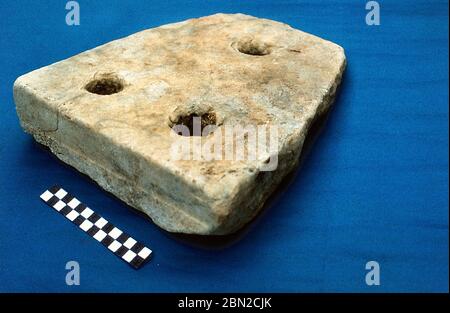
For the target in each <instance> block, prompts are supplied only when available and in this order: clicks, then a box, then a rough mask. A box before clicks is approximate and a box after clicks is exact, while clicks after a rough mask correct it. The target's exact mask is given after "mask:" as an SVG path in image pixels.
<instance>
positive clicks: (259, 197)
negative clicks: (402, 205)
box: [14, 14, 346, 235]
mask: <svg viewBox="0 0 450 313" xmlns="http://www.w3.org/2000/svg"><path fill="white" fill-rule="evenodd" d="M49 40H51V39H50V38H49ZM345 64H346V60H345V55H344V51H343V49H342V48H341V47H340V46H338V45H336V44H334V43H332V42H329V41H327V40H324V39H321V38H318V37H316V36H313V35H310V34H307V33H304V32H302V31H299V30H296V29H293V28H291V27H290V26H288V25H286V24H282V23H279V22H275V21H271V20H267V19H259V18H255V17H252V16H248V15H242V14H216V15H212V16H207V17H202V18H197V19H190V20H187V21H183V22H180V23H175V24H169V25H165V26H161V27H157V28H153V29H148V30H144V31H141V32H138V33H136V34H133V35H131V36H128V37H126V38H122V39H119V40H115V41H112V42H110V43H107V44H105V45H102V46H100V47H97V48H95V49H92V50H89V51H86V52H83V53H81V54H78V55H76V56H73V57H71V58H68V59H66V60H63V61H61V62H57V63H54V64H52V65H49V66H46V67H43V68H40V69H37V70H35V71H33V72H30V73H28V74H25V75H23V76H21V77H19V78H18V79H17V80H16V82H15V84H14V99H15V102H16V107H17V113H18V116H19V118H20V123H21V125H22V127H23V129H24V130H25V131H26V132H28V133H30V134H32V135H33V136H34V138H35V139H36V140H37V141H38V142H40V143H41V144H43V145H45V146H48V147H49V148H50V150H51V151H52V152H53V153H54V154H55V155H56V156H57V157H58V158H59V159H61V160H62V161H64V162H65V163H67V164H69V165H71V166H73V167H74V168H76V169H77V170H78V171H80V172H82V173H84V174H86V175H88V176H89V177H91V178H92V179H93V180H94V181H95V182H97V183H98V184H99V185H100V186H101V187H102V188H104V189H105V190H106V191H108V192H111V193H112V194H114V195H115V196H117V197H118V198H120V199H121V200H123V201H124V202H126V203H127V204H129V205H130V206H132V207H134V208H136V209H137V210H140V211H142V212H145V213H146V214H147V215H149V216H150V217H151V219H152V220H153V221H154V222H155V223H156V224H157V225H159V226H160V227H162V228H163V229H165V230H168V231H170V232H181V233H190V234H204V235H209V234H216V235H223V234H229V233H232V232H235V231H236V230H238V229H239V228H241V227H242V226H243V225H245V224H246V223H248V222H249V221H250V220H251V219H252V218H253V217H255V215H256V214H257V213H258V211H259V210H260V209H261V207H262V206H263V204H264V202H265V201H266V200H267V198H268V196H269V195H270V194H271V193H272V192H273V191H274V190H275V188H276V187H277V186H278V185H279V183H280V182H281V180H282V179H283V178H284V177H285V176H286V175H287V174H288V173H289V172H291V171H292V170H294V169H295V168H296V166H297V165H298V163H299V156H300V154H301V152H302V147H303V143H304V140H305V137H306V136H307V134H308V131H309V129H310V126H311V124H312V123H313V121H314V120H315V119H316V118H318V117H319V116H320V115H322V114H323V113H325V112H327V110H328V109H329V108H330V106H331V105H332V102H333V100H334V97H335V94H336V89H337V87H338V85H339V84H340V81H341V77H342V74H343V71H344V68H345ZM193 114H194V115H198V116H202V115H203V117H205V116H207V117H209V118H210V120H206V121H205V123H212V124H216V125H218V128H217V129H216V131H218V130H220V129H224V128H225V127H227V125H228V126H229V125H242V126H246V125H272V126H276V127H277V129H278V134H277V140H278V148H277V151H276V156H277V158H278V163H277V167H276V169H275V170H273V171H264V170H262V169H263V167H264V164H266V163H265V162H267V158H266V159H261V158H258V159H256V160H211V161H207V160H175V159H174V158H173V156H172V155H171V147H173V144H174V141H175V140H184V141H187V142H191V141H195V140H199V139H205V137H208V136H213V135H214V134H210V135H208V136H205V137H198V136H190V137H183V136H178V135H175V134H174V132H173V131H172V129H171V126H173V125H174V124H176V123H177V122H183V119H186V118H188V119H189V116H192V115H193ZM180 137H181V138H180ZM236 140H237V139H236ZM272 154H273V151H272ZM272 154H270V155H269V157H274V155H272ZM49 175H50V173H49ZM60 183H63V182H60Z"/></svg>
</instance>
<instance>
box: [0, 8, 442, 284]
mask: <svg viewBox="0 0 450 313" xmlns="http://www.w3.org/2000/svg"><path fill="white" fill-rule="evenodd" d="M379 2H380V4H381V25H380V26H372V27H369V26H367V25H366V24H365V15H366V12H367V11H366V10H365V1H350V0H344V1H312V0H308V1H294V0H291V1H183V2H182V1H179V2H178V1H137V0H134V1H119V0H110V1H87V0H80V1H79V3H80V5H81V25H80V26H78V27H69V26H67V25H66V24H65V14H66V12H67V11H66V10H65V8H64V6H65V3H66V1H31V0H30V1H23V0H22V1H1V2H0V64H1V73H0V86H1V88H0V99H1V105H0V131H1V136H0V291H6V292H10V291H31V292H38V291H45V292H49V291H61V292H81V291H138V292H140V291H146V292H152V291H159V292H173V291H216V292H218V291H362V292H372V291H375V292H377V291H448V277H449V276H448V275H449V272H448V248H449V247H448V208H449V197H448V187H449V186H448V185H449V184H448V183H449V176H448V173H449V172H448V160H449V155H448V140H449V137H448V134H449V132H448V108H449V107H448V96H449V94H448V80H449V77H448V2H447V1H428V0H421V1H410V0H408V1H406V0H396V1H394V0H391V1H379ZM217 12H226V13H235V12H241V13H247V14H251V15H254V16H258V17H265V18H270V19H274V20H278V21H282V22H285V23H287V24H290V25H291V26H293V27H295V28H299V29H302V30H304V31H306V32H310V33H313V34H315V35H318V36H321V37H323V38H326V39H329V40H331V41H334V42H336V43H338V44H339V45H341V46H343V47H344V48H345V50H346V54H347V58H348V64H349V65H348V68H347V72H346V75H345V81H344V84H343V87H342V91H341V94H340V97H339V99H338V101H337V102H336V106H335V109H334V110H333V111H332V114H331V115H330V118H329V120H328V122H327V124H326V125H325V128H324V129H323V131H322V133H321V136H320V137H319V138H318V140H317V141H316V142H315V144H314V146H313V147H312V149H311V151H310V153H309V155H308V156H307V158H306V160H305V162H304V164H303V166H302V168H301V170H300V172H299V174H298V175H297V177H296V178H295V180H294V181H293V183H292V184H291V185H290V186H289V187H288V188H287V189H286V191H285V192H284V193H283V194H282V196H281V197H278V198H276V199H275V201H274V202H273V203H272V205H271V207H270V209H269V210H268V211H266V212H265V214H263V215H262V216H261V217H260V218H259V219H258V220H257V222H256V223H255V224H254V225H252V227H250V228H249V230H248V231H247V232H246V233H245V235H244V236H242V238H241V239H240V240H238V241H237V242H235V243H234V244H232V245H229V246H227V247H225V248H222V249H218V248H217V249H211V248H205V247H198V246H195V245H192V244H190V243H187V242H186V241H180V240H178V239H175V238H173V237H172V236H171V235H169V234H167V233H165V232H163V231H161V230H160V229H158V228H157V227H156V226H155V225H154V224H152V223H149V222H148V221H147V220H145V219H143V218H142V217H140V216H139V215H137V214H134V213H132V211H130V210H128V209H127V207H126V206H125V205H124V204H123V203H121V202H120V201H118V200H116V199H114V198H113V197H112V196H111V195H109V194H107V193H106V192H104V191H102V190H101V189H100V188H99V187H97V186H96V185H95V184H94V183H92V182H90V181H89V180H88V179H86V178H85V177H83V176H82V175H80V174H79V173H77V172H76V171H75V170H73V169H72V168H69V167H67V166H64V165H63V164H62V163H61V162H58V161H57V160H56V159H55V158H54V157H53V156H52V155H51V154H50V153H49V152H46V151H44V150H42V149H41V148H40V147H39V146H37V145H36V144H35V143H34V141H33V140H32V138H31V137H30V136H29V135H27V134H25V133H24V132H23V131H22V130H21V128H20V126H19V123H18V119H17V116H16V112H15V107H14V102H13V99H12V84H13V82H14V80H15V78H16V77H18V76H19V75H21V74H24V73H26V72H28V71H31V70H33V69H36V68H39V67H41V66H45V65H48V64H50V63H53V62H55V61H59V60H62V59H65V58H67V57H69V56H72V55H74V54H76V53H79V52H82V51H84V50H86V49H90V48H93V47H95V46H97V45H100V44H103V43H106V42H108V41H110V40H112V39H117V38H120V37H123V36H126V35H129V34H131V33H134V32H136V31H139V30H142V29H145V28H150V27H155V26H159V25H162V24H166V23H171V22H177V21H181V20H184V19H187V18H192V17H200V16H203V15H209V14H213V13H217ZM54 183H59V184H62V185H63V186H64V187H65V188H66V189H67V190H69V191H71V192H72V193H74V194H75V195H76V196H78V197H79V198H80V199H81V200H83V201H84V202H85V203H87V204H88V205H89V206H91V207H92V208H94V209H95V210H97V211H98V213H100V214H102V215H103V216H105V217H106V218H107V219H109V220H111V221H112V222H113V223H115V224H117V225H118V226H120V227H121V228H122V229H124V230H125V231H128V232H130V233H131V234H132V235H133V236H134V237H136V238H138V239H140V240H142V241H143V242H145V243H146V244H147V245H149V246H150V247H151V248H152V249H153V250H154V251H155V256H154V258H153V260H152V261H151V263H149V264H147V265H146V266H145V267H144V268H142V269H141V270H139V271H135V270H133V269H131V268H129V267H128V266H127V265H126V264H125V263H123V262H121V261H120V260H118V259H117V258H116V257H114V256H113V255H111V254H110V252H108V251H107V250H106V249H105V248H103V247H102V246H101V245H99V244H98V243H96V242H95V241H94V240H92V239H91V238H89V237H88V236H86V235H85V234H83V233H82V232H81V231H79V230H77V229H76V228H75V227H74V226H73V225H71V224H70V223H69V222H68V221H67V220H65V219H64V218H63V217H62V216H60V215H58V214H56V213H55V212H54V211H53V210H52V209H50V208H49V207H47V206H46V205H45V204H44V203H42V202H41V201H40V200H39V194H40V193H41V192H42V191H43V190H45V189H46V188H47V187H49V186H50V185H52V184H54ZM69 260H76V261H78V262H79V263H80V266H81V285H80V286H72V287H69V286H66V285H65V274H66V270H65V264H66V262H67V261H69ZM370 260H376V261H378V262H379V263H380V265H381V285H380V286H376V287H369V286H367V285H366V284H365V274H366V270H365V264H366V262H368V261H370Z"/></svg>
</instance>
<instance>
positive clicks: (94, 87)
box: [85, 75, 124, 95]
mask: <svg viewBox="0 0 450 313" xmlns="http://www.w3.org/2000/svg"><path fill="white" fill-rule="evenodd" d="M123 87H124V85H123V81H122V80H121V79H120V78H118V77H116V76H113V75H107V76H103V77H100V78H96V79H94V80H92V81H90V82H89V83H88V84H87V85H86V87H85V89H86V90H87V91H89V92H90V93H95V94H97V95H112V94H114V93H118V92H120V91H122V90H123Z"/></svg>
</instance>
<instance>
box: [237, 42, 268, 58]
mask: <svg viewBox="0 0 450 313" xmlns="http://www.w3.org/2000/svg"><path fill="white" fill-rule="evenodd" d="M232 46H233V48H235V49H236V50H237V51H239V52H240V53H244V54H248V55H254V56H263V55H267V54H269V53H270V52H272V51H271V49H270V46H269V45H268V44H266V43H264V42H261V41H259V40H257V39H253V38H245V39H241V40H240V41H238V42H235V43H233V44H232Z"/></svg>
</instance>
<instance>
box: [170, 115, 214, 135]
mask: <svg viewBox="0 0 450 313" xmlns="http://www.w3.org/2000/svg"><path fill="white" fill-rule="evenodd" d="M216 123H217V119H216V114H215V113H214V112H209V113H204V114H200V115H199V114H196V113H191V114H187V115H180V116H178V117H177V119H176V120H175V121H174V122H171V123H170V124H169V126H170V127H171V128H172V130H173V131H174V132H175V133H176V134H177V135H180V136H186V137H190V136H207V135H208V134H209V133H211V131H207V132H204V131H203V130H204V129H205V127H207V126H216ZM186 128H187V129H186ZM187 130H189V133H188V132H187ZM208 130H211V129H208Z"/></svg>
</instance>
